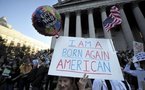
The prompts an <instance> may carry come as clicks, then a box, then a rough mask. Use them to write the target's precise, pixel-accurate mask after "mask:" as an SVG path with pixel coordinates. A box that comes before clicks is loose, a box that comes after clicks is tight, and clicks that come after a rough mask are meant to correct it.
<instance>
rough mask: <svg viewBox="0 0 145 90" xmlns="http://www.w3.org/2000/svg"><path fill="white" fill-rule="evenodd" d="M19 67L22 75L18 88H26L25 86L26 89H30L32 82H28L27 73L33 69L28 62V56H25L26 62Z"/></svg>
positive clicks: (20, 89)
mask: <svg viewBox="0 0 145 90" xmlns="http://www.w3.org/2000/svg"><path fill="white" fill-rule="evenodd" d="M19 68H20V73H21V75H22V76H21V78H20V80H19V85H18V89H19V90H24V88H25V90H29V87H30V83H28V82H27V75H28V73H29V72H30V71H31V70H32V66H31V64H30V63H29V62H28V57H26V58H24V62H23V63H22V64H21V66H20V67H19Z"/></svg>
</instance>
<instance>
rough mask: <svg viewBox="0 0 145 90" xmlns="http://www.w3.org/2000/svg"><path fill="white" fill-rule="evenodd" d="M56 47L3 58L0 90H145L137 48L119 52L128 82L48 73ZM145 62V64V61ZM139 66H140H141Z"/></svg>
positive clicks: (0, 60) (144, 68)
mask: <svg viewBox="0 0 145 90" xmlns="http://www.w3.org/2000/svg"><path fill="white" fill-rule="evenodd" d="M52 54H53V50H52V49H51V50H43V51H39V52H37V53H36V54H35V55H31V56H30V55H25V56H24V57H23V58H20V57H15V58H13V60H12V59H10V58H6V57H4V56H1V58H0V90H144V89H143V88H144V87H143V85H142V83H144V82H142V81H143V80H142V79H145V78H142V77H141V76H142V75H143V73H145V66H144V65H143V63H144V61H143V62H140V65H138V64H135V65H134V63H133V62H132V57H133V55H134V54H133V50H126V51H118V52H117V56H118V60H119V63H120V66H121V68H122V72H123V75H124V78H125V81H123V82H122V81H117V80H101V79H100V80H98V79H94V80H93V79H88V75H87V74H84V76H83V77H82V78H71V77H63V76H61V77H60V76H59V77H57V76H51V75H48V69H49V66H50V62H51V58H52ZM144 64H145V63H144ZM137 67H140V69H138V68H137Z"/></svg>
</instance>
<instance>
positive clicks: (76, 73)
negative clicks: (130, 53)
mask: <svg viewBox="0 0 145 90" xmlns="http://www.w3.org/2000/svg"><path fill="white" fill-rule="evenodd" d="M84 73H86V74H87V75H89V78H92V79H95V78H98V79H109V80H112V79H113V80H123V76H122V72H121V69H120V65H119V62H118V58H117V55H116V52H115V49H114V46H113V43H112V40H111V39H93V38H76V37H59V38H58V40H57V42H56V45H55V49H54V53H53V56H52V61H51V64H50V68H49V72H48V74H49V75H57V76H67V77H82V76H83V74H84Z"/></svg>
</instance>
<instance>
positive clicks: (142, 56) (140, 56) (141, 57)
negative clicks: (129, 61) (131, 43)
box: [133, 52, 145, 63]
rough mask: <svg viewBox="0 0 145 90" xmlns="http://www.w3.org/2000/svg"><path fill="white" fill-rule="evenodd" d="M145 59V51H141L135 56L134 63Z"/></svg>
mask: <svg viewBox="0 0 145 90" xmlns="http://www.w3.org/2000/svg"><path fill="white" fill-rule="evenodd" d="M144 60H145V52H139V53H137V54H136V55H134V56H133V63H135V62H140V61H144Z"/></svg>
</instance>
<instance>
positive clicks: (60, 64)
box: [56, 59, 63, 69]
mask: <svg viewBox="0 0 145 90" xmlns="http://www.w3.org/2000/svg"><path fill="white" fill-rule="evenodd" d="M56 68H57V69H58V68H59V69H63V62H62V59H60V61H59V62H58V64H57V67H56Z"/></svg>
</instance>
